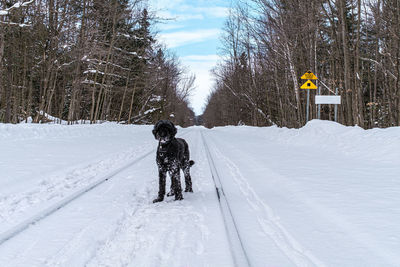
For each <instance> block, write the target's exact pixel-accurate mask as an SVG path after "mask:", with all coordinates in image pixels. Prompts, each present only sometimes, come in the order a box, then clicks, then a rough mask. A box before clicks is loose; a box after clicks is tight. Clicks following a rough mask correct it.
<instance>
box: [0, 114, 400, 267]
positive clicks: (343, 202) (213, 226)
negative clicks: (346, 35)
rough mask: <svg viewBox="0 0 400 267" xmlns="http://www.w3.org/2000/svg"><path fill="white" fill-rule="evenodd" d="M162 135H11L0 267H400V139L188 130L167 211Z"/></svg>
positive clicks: (344, 131) (317, 128)
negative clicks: (186, 171)
mask: <svg viewBox="0 0 400 267" xmlns="http://www.w3.org/2000/svg"><path fill="white" fill-rule="evenodd" d="M151 129H152V127H151V126H126V125H117V124H114V123H105V124H101V125H74V126H66V125H33V124H21V125H5V124H3V125H1V124H0V229H1V230H0V266H146V267H147V266H154V267H156V266H157V267H159V266H168V267H175V266H176V267H194V266H260V267H261V266H263V267H265V266H270V267H273V266H279V267H280V266H400V253H399V251H400V223H399V222H400V128H399V127H394V128H388V129H372V130H363V129H361V128H358V127H345V126H342V125H340V124H336V123H333V122H327V121H318V120H314V121H311V122H309V123H308V124H307V125H306V126H305V127H303V128H301V129H287V128H278V127H265V128H257V127H246V126H241V127H233V126H229V127H218V128H214V129H211V130H209V129H205V128H203V127H190V128H186V129H181V128H180V129H179V130H178V134H179V135H180V136H182V137H183V138H185V139H186V140H187V141H188V143H189V145H190V149H191V157H192V159H193V160H195V162H196V164H195V165H194V166H193V168H192V178H193V187H194V193H192V194H191V193H186V194H184V198H185V199H184V200H183V201H179V202H175V201H173V198H167V199H166V201H164V202H161V203H157V204H153V203H152V199H153V198H155V197H156V194H157V190H158V188H157V187H158V180H157V168H156V164H155V149H156V147H157V142H156V141H155V140H154V138H153V136H152V134H151ZM167 186H169V184H167ZM216 187H217V188H218V195H217V190H216ZM218 196H219V198H218Z"/></svg>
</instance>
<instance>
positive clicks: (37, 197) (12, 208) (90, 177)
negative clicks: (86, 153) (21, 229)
mask: <svg viewBox="0 0 400 267" xmlns="http://www.w3.org/2000/svg"><path fill="white" fill-rule="evenodd" d="M153 148H154V144H150V143H148V144H144V145H142V146H140V147H136V148H134V149H129V150H128V151H124V152H119V153H115V154H114V155H109V156H108V158H106V159H102V160H100V161H96V162H92V163H90V164H88V165H86V166H79V167H70V168H68V169H69V171H68V172H65V173H62V174H59V175H55V176H49V177H44V178H42V179H40V180H39V181H38V182H37V184H36V186H34V187H32V188H29V189H28V190H27V191H25V192H20V193H18V194H11V195H6V196H2V197H0V226H2V228H3V229H4V228H7V226H8V225H13V224H16V223H18V221H20V220H21V218H26V217H27V213H28V214H30V212H29V211H30V210H34V207H35V206H40V208H41V209H43V207H46V206H50V205H51V204H52V203H55V202H57V201H59V200H60V199H63V198H65V197H67V196H69V195H71V194H73V193H74V192H76V191H77V190H79V189H80V188H83V187H85V186H87V185H90V184H91V183H93V182H94V181H96V179H98V176H99V175H101V174H104V173H107V172H108V171H110V170H113V169H116V168H118V167H119V166H121V165H123V164H124V163H126V162H128V161H132V160H134V159H135V158H139V157H140V156H141V155H142V154H144V153H145V152H148V151H150V150H151V149H153Z"/></svg>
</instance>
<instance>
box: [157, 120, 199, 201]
mask: <svg viewBox="0 0 400 267" xmlns="http://www.w3.org/2000/svg"><path fill="white" fill-rule="evenodd" d="M176 132H177V129H176V127H175V125H174V124H173V123H172V122H170V121H168V120H160V121H159V122H157V123H156V125H154V129H153V134H154V137H155V138H156V139H157V140H158V149H157V166H158V174H159V179H160V180H159V191H158V197H157V198H156V199H154V200H153V203H156V202H160V201H163V200H164V195H165V182H166V179H167V172H169V175H170V177H171V191H170V192H169V193H168V194H167V196H173V195H174V196H175V200H181V199H183V196H182V187H181V176H180V169H182V170H183V173H184V175H185V185H186V187H185V192H193V189H192V178H191V177H190V167H191V166H192V165H193V164H194V161H193V160H189V146H188V144H187V143H186V141H185V140H184V139H182V138H175V135H176Z"/></svg>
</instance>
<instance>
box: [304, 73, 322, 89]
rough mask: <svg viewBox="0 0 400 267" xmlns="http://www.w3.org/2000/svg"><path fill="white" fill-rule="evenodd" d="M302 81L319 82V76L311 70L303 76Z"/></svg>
mask: <svg viewBox="0 0 400 267" xmlns="http://www.w3.org/2000/svg"><path fill="white" fill-rule="evenodd" d="M300 79H302V80H317V79H318V78H317V76H315V75H314V73H312V72H311V71H310V70H309V71H307V72H306V73H304V75H303V76H301V78H300ZM308 89H311V88H308ZM312 89H314V88H312Z"/></svg>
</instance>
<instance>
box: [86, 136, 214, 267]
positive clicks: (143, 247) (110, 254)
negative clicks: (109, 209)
mask: <svg viewBox="0 0 400 267" xmlns="http://www.w3.org/2000/svg"><path fill="white" fill-rule="evenodd" d="M191 151H192V152H195V153H196V155H194V157H193V154H192V158H198V157H196V156H197V155H198V154H199V151H198V142H196V143H195V146H192V147H191ZM196 164H197V165H198V164H199V162H196ZM199 176H200V177H199ZM201 176H202V175H200V172H194V171H193V169H192V177H193V178H194V180H193V186H194V188H195V193H194V194H200V196H199V197H195V196H194V195H192V194H185V198H187V200H183V201H174V200H173V197H172V198H166V200H164V202H160V203H156V204H148V200H149V199H152V198H153V197H154V196H155V195H154V188H157V186H158V183H157V181H153V182H152V184H151V186H149V187H148V188H147V189H146V190H144V191H142V192H141V193H140V196H139V198H138V199H137V201H138V203H137V204H136V206H135V208H132V209H131V211H130V212H129V214H127V215H126V216H125V217H124V218H123V220H122V221H120V223H119V225H118V227H117V228H116V229H115V231H114V232H113V233H112V234H111V235H110V236H109V238H108V239H107V241H106V242H104V243H103V244H102V246H100V247H99V248H98V249H97V251H96V253H95V254H94V255H93V258H91V259H90V260H89V261H88V262H87V263H86V264H85V266H88V267H95V266H110V267H111V266H146V267H147V266H149V267H150V266H154V267H163V266H165V267H171V266H186V265H184V263H185V262H187V261H188V259H185V258H182V257H181V255H182V253H179V251H187V250H189V251H190V252H191V253H192V254H194V255H197V256H198V259H201V258H202V255H203V253H204V249H205V242H206V241H207V239H208V236H209V235H210V230H209V229H208V227H207V226H206V225H205V222H204V221H205V218H204V215H203V214H204V212H206V211H207V207H206V206H202V207H201V210H200V212H198V211H196V208H195V207H194V206H193V205H192V204H191V203H190V202H192V201H194V202H198V201H199V198H200V200H201V198H204V197H205V195H204V193H202V192H201V188H202V184H203V183H204V181H202V180H201V178H204V177H201ZM199 178H200V179H199ZM167 187H168V184H167ZM152 189H153V190H152ZM196 189H197V190H196ZM197 191H199V192H197ZM188 227H189V229H188ZM188 233H192V234H191V235H189V234H188ZM193 240H195V241H194V242H193ZM188 266H189V265H188ZM190 266H193V265H190ZM196 266H208V265H207V264H205V263H204V262H202V261H200V260H199V261H198V262H196Z"/></svg>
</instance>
